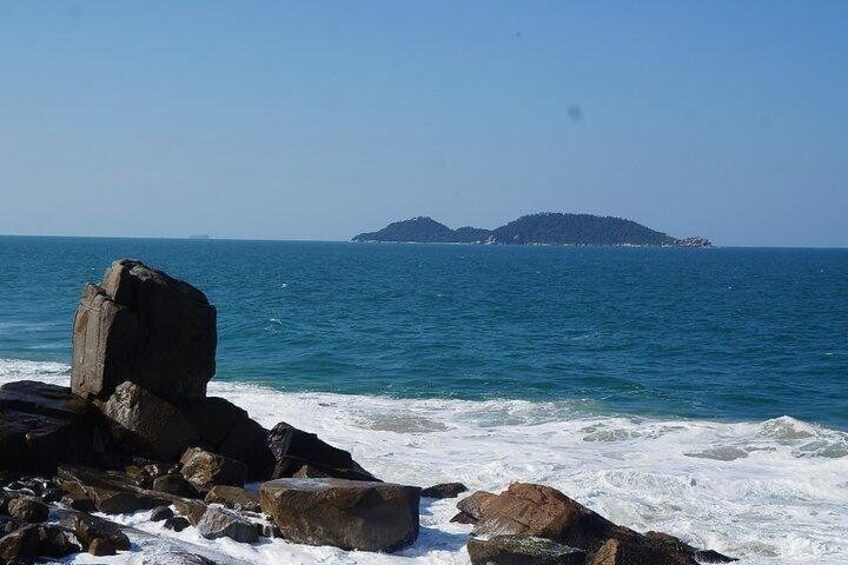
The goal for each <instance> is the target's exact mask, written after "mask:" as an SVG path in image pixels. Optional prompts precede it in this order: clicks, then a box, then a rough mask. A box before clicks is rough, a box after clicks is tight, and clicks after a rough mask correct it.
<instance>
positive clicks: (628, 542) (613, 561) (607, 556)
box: [589, 538, 698, 565]
mask: <svg viewBox="0 0 848 565" xmlns="http://www.w3.org/2000/svg"><path fill="white" fill-rule="evenodd" d="M643 564H644V565H654V564H656V565H698V562H697V561H695V560H694V559H693V558H692V557H691V556H689V555H687V554H685V553H678V552H676V551H674V550H669V549H667V548H662V547H657V546H655V545H653V544H651V543H649V542H646V540H644V538H643V539H641V540H640V539H610V540H608V541H607V542H606V543H605V544H603V545H602V546H601V547H600V548H599V549H598V551H597V552H595V554H594V555H593V556H592V558H591V560H590V561H589V565H643Z"/></svg>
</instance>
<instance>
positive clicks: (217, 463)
mask: <svg viewBox="0 0 848 565" xmlns="http://www.w3.org/2000/svg"><path fill="white" fill-rule="evenodd" d="M180 463H182V465H183V467H182V474H183V477H185V478H186V480H188V482H190V483H191V484H192V485H194V487H195V488H196V489H197V490H198V491H200V492H203V493H205V492H209V491H210V490H211V489H212V487H215V486H217V485H228V486H237V487H240V486H243V485H244V483H245V481H247V465H245V464H244V463H242V462H241V461H238V460H236V459H231V458H229V457H224V456H223V455H218V454H216V453H212V452H210V451H206V450H204V449H200V448H199V447H192V448H190V449H186V450H185V453H183V456H182V458H181V459H180Z"/></svg>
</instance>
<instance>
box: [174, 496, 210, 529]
mask: <svg viewBox="0 0 848 565" xmlns="http://www.w3.org/2000/svg"><path fill="white" fill-rule="evenodd" d="M207 507H208V506H207V504H206V503H204V502H201V501H199V500H188V499H183V500H177V501H174V508H175V509H176V510H177V513H178V514H180V515H181V516H184V517H185V518H186V519H187V520H188V521H189V522H190V523H191V525H192V526H196V525H197V524H198V522H200V519H201V518H202V517H203V515H204V514H205V513H206V508H207Z"/></svg>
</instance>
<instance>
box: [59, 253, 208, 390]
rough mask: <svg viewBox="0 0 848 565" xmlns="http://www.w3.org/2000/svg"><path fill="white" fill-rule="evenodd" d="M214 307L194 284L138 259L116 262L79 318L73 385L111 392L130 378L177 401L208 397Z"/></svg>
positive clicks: (88, 295)
mask: <svg viewBox="0 0 848 565" xmlns="http://www.w3.org/2000/svg"><path fill="white" fill-rule="evenodd" d="M215 319H216V313H215V308H214V307H213V306H212V305H210V304H209V301H208V300H207V299H206V296H205V295H204V294H203V293H202V292H201V291H200V290H198V289H196V288H194V287H193V286H191V285H190V284H188V283H186V282H183V281H180V280H177V279H174V278H172V277H170V276H168V275H167V274H165V273H163V272H162V271H157V270H155V269H151V268H149V267H147V266H146V265H144V264H143V263H141V262H140V261H133V260H128V259H124V260H121V261H116V262H114V263H112V266H111V267H110V268H109V270H107V271H106V275H105V277H104V279H103V282H102V284H101V286H97V285H93V284H89V285H87V286H86V288H85V290H84V292H83V296H82V299H81V301H80V305H79V308H78V309H77V312H76V315H75V317H74V331H73V348H74V351H73V362H72V376H71V387H72V388H73V391H74V392H75V393H76V394H79V395H81V396H86V397H98V398H101V399H105V398H107V397H108V396H109V395H111V394H112V391H113V390H115V388H117V386H118V385H120V384H121V383H122V382H124V381H125V380H131V381H133V382H135V383H137V384H139V385H141V386H142V387H143V388H145V389H147V390H149V391H150V392H152V393H153V394H155V395H156V396H158V397H160V398H162V399H165V400H167V401H169V402H172V403H177V404H178V403H182V402H186V401H190V400H194V399H200V398H203V397H204V396H205V395H206V384H207V383H208V382H209V380H210V379H211V378H212V375H213V374H214V372H215V349H216V346H217V330H216V327H215Z"/></svg>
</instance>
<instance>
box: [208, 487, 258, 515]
mask: <svg viewBox="0 0 848 565" xmlns="http://www.w3.org/2000/svg"><path fill="white" fill-rule="evenodd" d="M205 501H206V503H207V504H223V505H224V506H226V507H227V508H232V509H233V510H239V511H242V510H246V511H248V512H259V496H258V495H255V494H253V493H252V492H248V491H246V490H244V489H243V488H240V487H230V486H225V485H218V486H215V487H212V490H210V491H209V494H207V495H206V499H205Z"/></svg>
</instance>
